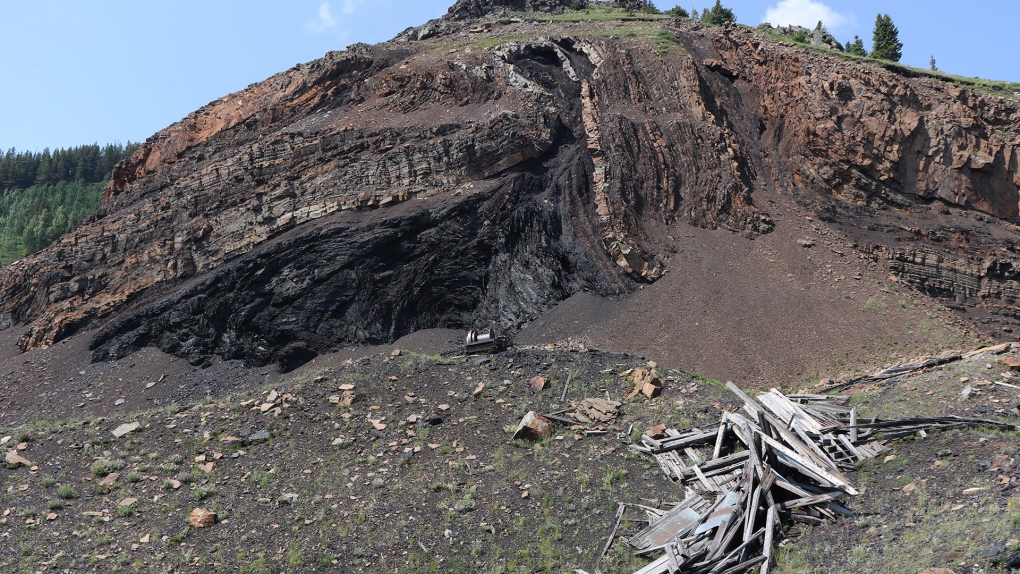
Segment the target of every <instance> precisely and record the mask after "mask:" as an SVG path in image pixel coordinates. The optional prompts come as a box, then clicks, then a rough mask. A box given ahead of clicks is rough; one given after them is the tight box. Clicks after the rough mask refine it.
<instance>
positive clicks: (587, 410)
mask: <svg viewBox="0 0 1020 574" xmlns="http://www.w3.org/2000/svg"><path fill="white" fill-rule="evenodd" d="M619 406H620V403H618V402H617V401H607V400H606V399H600V398H598V397H588V398H586V399H584V400H582V401H581V402H580V403H579V404H578V405H577V409H576V411H575V412H574V413H572V414H573V418H575V419H577V420H579V421H581V422H582V423H607V422H609V421H611V420H613V419H615V418H616V415H617V408H618V407H619Z"/></svg>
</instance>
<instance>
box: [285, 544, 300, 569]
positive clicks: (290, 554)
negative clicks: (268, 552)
mask: <svg viewBox="0 0 1020 574" xmlns="http://www.w3.org/2000/svg"><path fill="white" fill-rule="evenodd" d="M287 563H288V564H290V567H291V568H297V567H299V566H301V551H300V550H298V549H297V548H296V547H293V546H292V547H291V548H290V550H288V551H287Z"/></svg>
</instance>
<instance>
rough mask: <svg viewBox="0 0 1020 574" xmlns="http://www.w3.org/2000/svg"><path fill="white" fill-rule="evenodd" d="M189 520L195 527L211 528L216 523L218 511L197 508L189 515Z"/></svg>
mask: <svg viewBox="0 0 1020 574" xmlns="http://www.w3.org/2000/svg"><path fill="white" fill-rule="evenodd" d="M188 522H189V523H191V525H192V526H194V527H195V528H209V527H210V526H212V525H214V524H216V513H215V512H212V511H211V510H206V509H205V508H196V509H195V510H192V511H191V514H189V515H188Z"/></svg>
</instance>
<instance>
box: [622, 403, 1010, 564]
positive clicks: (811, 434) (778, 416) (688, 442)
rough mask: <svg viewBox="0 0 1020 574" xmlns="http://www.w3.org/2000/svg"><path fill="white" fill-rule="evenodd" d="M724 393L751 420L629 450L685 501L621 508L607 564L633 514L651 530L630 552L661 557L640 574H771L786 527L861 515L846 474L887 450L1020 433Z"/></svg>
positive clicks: (732, 420) (676, 434)
mask: <svg viewBox="0 0 1020 574" xmlns="http://www.w3.org/2000/svg"><path fill="white" fill-rule="evenodd" d="M726 386H727V388H729V389H730V390H731V391H733V392H734V393H735V394H736V395H737V396H738V397H740V399H741V400H742V401H743V403H744V404H743V413H732V412H724V413H723V415H722V420H721V421H720V424H719V426H718V427H717V428H713V429H697V428H694V429H690V430H688V431H679V430H676V429H665V431H664V432H662V433H661V434H656V435H655V436H657V437H659V438H652V437H651V436H648V435H647V434H646V435H643V436H642V437H641V440H640V444H634V445H631V446H630V448H632V449H633V450H636V451H638V452H642V453H645V454H647V455H649V456H653V457H655V459H656V461H658V463H659V467H660V468H661V469H662V471H663V473H665V474H666V476H668V477H670V478H671V479H673V480H675V481H677V482H679V483H680V484H681V485H682V486H683V488H684V494H685V497H684V499H683V501H681V502H680V503H678V504H676V505H674V506H673V507H672V508H669V509H660V508H652V507H647V506H636V505H626V506H621V507H620V509H619V511H618V514H617V523H616V527H615V528H614V529H613V532H612V534H610V537H609V541H608V542H607V543H606V546H605V548H604V549H603V554H604V553H605V551H606V550H608V548H609V546H610V545H611V544H612V542H613V540H614V539H615V538H616V533H617V531H618V530H619V525H620V523H621V521H622V519H623V518H624V513H625V511H626V509H627V508H635V507H636V508H638V509H639V510H640V511H641V512H642V515H643V516H642V519H641V520H642V521H643V522H647V526H646V527H644V528H642V529H641V530H640V531H639V532H637V533H636V534H632V535H630V536H627V537H626V540H627V542H628V543H629V544H630V545H631V546H633V547H634V548H635V549H636V553H637V554H651V553H658V552H661V553H662V554H661V555H660V556H659V557H658V558H657V559H656V560H654V561H653V562H651V563H650V564H648V565H647V566H645V567H644V568H642V569H640V570H638V571H637V572H635V574H666V573H669V574H675V573H684V574H695V573H697V574H723V573H726V574H736V573H737V572H743V571H745V570H747V569H749V568H752V567H756V566H759V567H760V571H761V573H762V574H765V573H766V572H768V571H769V567H770V560H771V556H772V541H773V537H774V536H775V535H776V532H777V531H780V532H781V531H782V524H783V522H787V523H788V522H790V521H798V522H806V523H818V522H821V521H822V520H824V519H825V518H835V517H836V516H852V515H853V514H852V513H851V512H850V511H849V510H848V509H846V508H845V507H843V506H841V505H840V504H838V503H837V502H836V501H838V500H840V499H843V498H846V497H848V496H852V495H856V494H857V490H856V489H855V488H854V487H853V485H852V484H851V483H850V481H849V480H848V479H847V478H846V476H844V475H843V471H844V470H849V469H852V468H853V467H854V466H855V465H856V464H858V463H860V462H861V461H865V460H868V459H870V458H874V457H876V456H877V455H878V454H879V453H881V452H882V451H884V450H887V447H886V445H885V442H886V441H887V440H889V439H892V438H897V437H902V436H906V435H908V434H916V433H921V434H922V436H923V435H924V433H925V431H927V430H930V429H934V428H947V427H948V428H952V427H956V426H985V425H993V426H998V427H1001V428H1008V429H1016V428H1017V427H1016V426H1015V425H1007V424H1004V423H999V422H995V421H987V420H979V419H965V418H960V417H938V418H913V419H899V420H878V419H871V420H865V421H861V420H859V419H858V417H857V411H856V409H853V408H848V407H847V406H846V402H847V397H842V396H833V395H784V394H783V393H781V392H779V391H778V390H776V389H772V390H771V391H769V392H767V393H764V394H761V395H759V396H758V397H757V400H756V399H754V398H751V397H750V396H748V395H747V394H745V393H744V392H743V391H742V390H740V388H738V387H737V386H736V385H735V384H733V383H727V384H726ZM656 430H657V431H660V430H662V428H661V427H658V428H657V429H656Z"/></svg>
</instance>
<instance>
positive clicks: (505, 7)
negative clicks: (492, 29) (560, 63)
mask: <svg viewBox="0 0 1020 574" xmlns="http://www.w3.org/2000/svg"><path fill="white" fill-rule="evenodd" d="M575 3H576V4H577V5H580V6H583V5H586V4H587V2H576V0H457V2H456V3H455V4H454V5H453V6H451V7H450V9H449V11H448V12H447V14H446V16H444V18H446V19H448V20H471V19H474V18H481V17H483V16H487V15H489V14H494V13H497V14H506V13H508V12H550V13H553V14H559V13H562V12H563V10H564V9H566V8H568V7H569V6H570V5H571V4H575Z"/></svg>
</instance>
